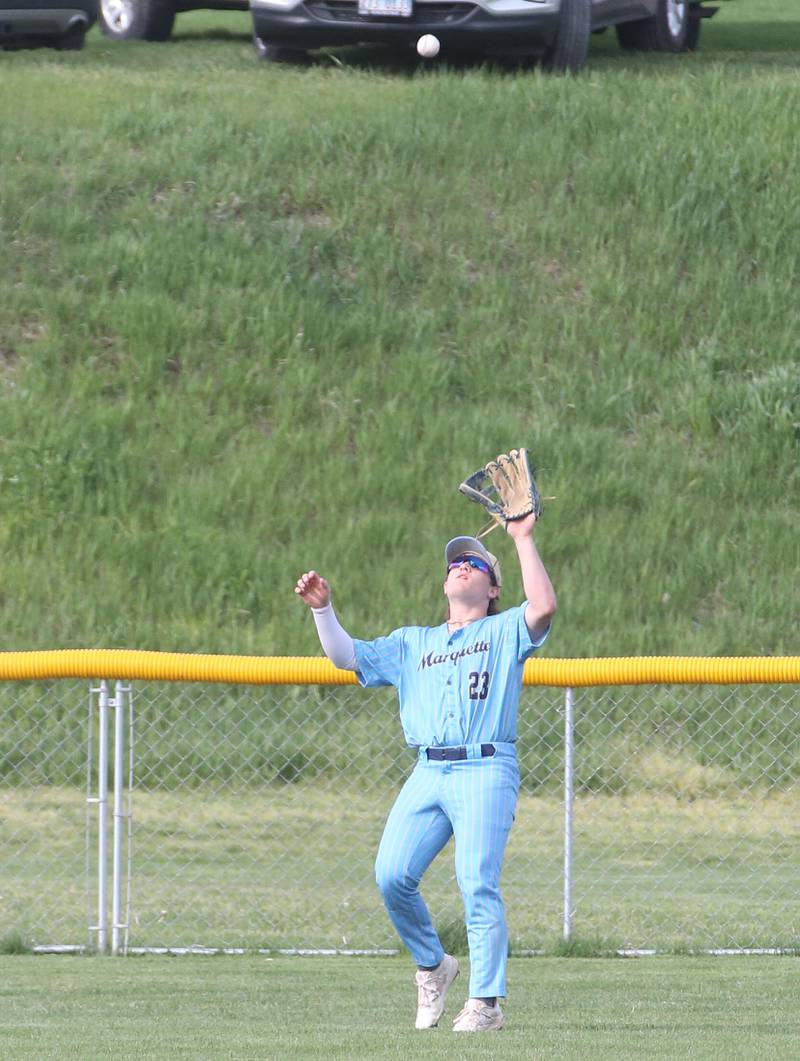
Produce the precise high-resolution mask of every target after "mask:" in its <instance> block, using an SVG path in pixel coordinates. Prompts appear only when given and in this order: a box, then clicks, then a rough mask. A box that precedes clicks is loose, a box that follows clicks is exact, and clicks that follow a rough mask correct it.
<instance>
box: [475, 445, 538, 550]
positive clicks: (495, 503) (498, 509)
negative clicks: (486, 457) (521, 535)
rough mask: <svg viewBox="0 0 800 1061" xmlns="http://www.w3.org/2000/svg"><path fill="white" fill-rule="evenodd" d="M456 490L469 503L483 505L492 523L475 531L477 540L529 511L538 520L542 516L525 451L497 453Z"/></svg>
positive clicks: (534, 482)
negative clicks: (496, 456) (467, 499)
mask: <svg viewBox="0 0 800 1061" xmlns="http://www.w3.org/2000/svg"><path fill="white" fill-rule="evenodd" d="M458 489H459V490H460V491H461V493H462V494H465V495H466V496H467V497H468V498H469V499H470V501H475V502H477V503H478V504H479V505H483V507H484V508H485V509H486V510H487V511H488V513H489V515H490V516H491V517H492V522H491V523H489V524H487V526H485V527H484V528H483V530H481V531H479V532H478V537H479V538H482V537H484V535H486V534H488V533H489V531H491V530H494V528H495V527H505V525H506V524H507V523H508V521H509V520H513V519H522V518H523V517H524V516H527V515H528V514H529V513H531V512H534V513H535V514H536V518H537V519H538V518H539V516H541V514H542V499H541V497H540V496H539V491H538V489H537V487H536V480H535V479H534V476H533V469H532V468H531V466H530V462H529V460H528V451H527V450H526V449H512V450H509V452H508V453H501V454H500V456H499V457H498V458H497V459H496V460H493V461H489V463H488V464H487V465H486V467H485V468H479V469H478V471H476V472H475V473H474V474H473V475H470V476H469V478H468V479H465V480H464V482H463V483H462V484H461V485H460V486H459V488H458Z"/></svg>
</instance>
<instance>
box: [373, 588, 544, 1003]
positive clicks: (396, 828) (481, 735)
mask: <svg viewBox="0 0 800 1061" xmlns="http://www.w3.org/2000/svg"><path fill="white" fill-rule="evenodd" d="M526 607H527V602H525V603H524V604H521V605H520V606H519V607H518V608H510V609H509V610H508V611H504V612H501V613H499V614H498V615H490V616H487V617H486V618H484V619H478V620H476V621H475V622H472V623H470V624H469V625H468V626H466V627H464V628H462V629H459V630H455V631H453V632H452V633H451V632H449V631H448V628H447V624H446V623H444V624H442V625H441V626H436V627H421V626H404V627H401V628H400V629H398V630H395V631H393V632H392V633H391V634H389V635H388V636H387V637H379V638H377V639H376V640H374V641H354V645H355V656H356V666H357V671H356V673H357V676H358V680H359V681H360V682H361V684H362V685H366V686H375V685H394V686H396V687H397V691H398V695H399V699H400V719H401V722H402V725H403V731H404V733H405V737H406V741H407V742H408V743H409V744H410V745H412V746H413V747H418V748H419V758H418V761H417V765H416V767H415V768H414V770H413V772H412V774H411V776H410V777H409V778H408V780H407V781H406V783H405V785H404V786H403V789H402V791H401V793H400V795H399V796H398V798H397V801H396V802H395V805H394V807H393V808H392V811H391V813H390V815H389V818H388V820H387V822H386V827H385V829H384V832H383V838H382V839H381V843H380V848H379V850H378V857H377V860H376V863H375V876H376V880H377V883H378V887H379V888H380V890H381V894H382V895H383V900H384V903H385V904H386V909H387V911H388V913H389V916H390V917H391V919H392V922H393V924H394V926H395V928H396V929H397V931H398V933H399V935H400V937H401V939H402V940H403V942H404V943H405V945H406V946H407V947H408V949H409V951H410V952H411V954H412V956H413V958H414V961H415V962H416V963H417V966H418V967H420V968H432V967H434V966H436V965H438V964H439V963H440V962H441V961H442V959H443V957H444V950H443V948H442V944H441V942H440V940H439V937H438V935H437V933H436V929H435V928H434V925H433V921H432V920H431V916H430V913H429V911H428V908H427V906H426V905H425V902H424V900H423V898H422V896H421V895H420V892H419V884H420V881H421V879H422V876H423V874H424V873H425V871H426V869H427V868H428V866H429V865H430V863H431V862H432V860H433V859H434V858H435V857H436V855H437V854H438V853H439V851H441V849H442V848H443V847H444V846H445V844H446V843H447V841H448V840H449V839H450V837H451V836H453V835H454V836H455V841H456V845H455V868H456V876H457V879H458V884H459V887H460V889H461V894H462V897H463V899H464V910H465V915H466V923H467V935H468V939H469V951H470V995H471V996H472V997H473V998H492V997H499V996H502V995H505V993H506V958H507V954H508V931H507V928H506V921H505V911H504V909H503V900H502V897H501V895H500V871H501V868H502V864H503V855H504V852H505V847H506V840H507V839H508V833H509V830H510V828H511V824H512V822H513V820H514V809H515V807H516V802H517V794H518V791H519V769H518V766H517V755H516V748H515V746H514V741H516V739H517V707H518V704H519V694H520V690H521V688H522V669H523V664H524V663H525V660H526V659H527V658H528V656H530V655H531V654H532V653H533V652H534V651H535V650H536V649H537V648H538V647H539V646H540V645H542V644H543V643H544V640H545V638H546V637H547V633H548V631H545V633H544V634H543V635H542V637H541V638H540V639H539V640H538V641H537V642H533V641H532V640H531V636H530V633H529V631H528V627H527V625H526V623H525V609H526ZM429 748H436V749H448V750H449V751H453V752H455V753H456V754H455V755H454V756H453V757H449V756H448V757H445V756H444V754H443V753H442V752H439V754H438V755H437V756H434V757H433V758H431V756H430V755H429V753H428V749H429Z"/></svg>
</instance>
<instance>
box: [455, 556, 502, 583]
mask: <svg viewBox="0 0 800 1061" xmlns="http://www.w3.org/2000/svg"><path fill="white" fill-rule="evenodd" d="M463 564H469V566H470V567H471V568H474V570H475V571H483V573H484V575H488V576H489V578H490V579H491V580H492V582H494V572H493V571H492V569H491V567H490V566H489V564H487V563H486V561H485V560H481V558H480V557H479V556H457V557H456V558H455V559H454V560H451V561H450V563H449V564H448V565H447V571H448V574H449V572H450V571H454V570H455V569H456V568H457V567H461V566H462V565H463Z"/></svg>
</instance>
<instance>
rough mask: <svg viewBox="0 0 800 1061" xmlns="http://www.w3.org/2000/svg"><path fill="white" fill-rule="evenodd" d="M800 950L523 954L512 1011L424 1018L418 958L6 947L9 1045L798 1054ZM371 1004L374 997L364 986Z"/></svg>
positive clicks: (141, 1051)
mask: <svg viewBox="0 0 800 1061" xmlns="http://www.w3.org/2000/svg"><path fill="white" fill-rule="evenodd" d="M795 964H796V961H795V960H794V959H763V958H762V959H759V958H731V959H720V958H716V959H708V958H706V959H691V960H689V959H674V958H673V959H644V960H617V961H608V960H603V959H598V960H586V961H579V960H573V961H569V960H565V959H527V960H526V959H516V960H515V959H512V960H511V961H510V963H509V984H510V986H509V999H508V1001H507V1004H506V1017H507V1026H506V1028H505V1030H504V1031H503V1033H502V1034H501V1035H498V1036H495V1037H493V1038H492V1040H491V1042H486V1041H485V1040H484V1039H483V1038H472V1037H468V1038H467V1039H466V1040H464V1039H463V1038H461V1037H457V1036H454V1035H453V1033H452V1032H451V1031H450V1019H451V1018H452V1016H454V1015H455V1013H456V1012H457V1011H458V1008H459V1007H460V1004H461V1001H462V997H461V996H462V994H463V991H464V990H466V988H465V986H462V985H464V984H465V978H464V976H462V977H461V978H460V979H459V980H458V981H457V983H456V985H455V987H454V989H453V996H452V997H451V998H449V999H448V1006H447V1012H446V1014H445V1016H444V1018H443V1019H442V1024H441V1027H440V1028H438V1029H436V1030H434V1031H432V1032H430V1033H428V1034H426V1036H425V1039H424V1042H423V1041H421V1038H420V1033H419V1032H415V1031H414V1028H413V1014H414V1006H415V1002H416V998H415V989H414V986H413V983H412V977H411V975H410V972H411V969H410V965H409V963H408V961H407V960H405V959H399V958H384V959H366V958H365V959H342V958H339V959H325V958H314V959H291V958H276V959H267V958H263V957H261V958H256V957H253V958H198V957H193V958H192V957H186V958H156V957H147V958H137V959H127V960H119V961H118V960H110V959H105V960H103V959H100V960H98V959H86V958H83V959H81V958H69V957H2V958H0V970H1V971H2V982H3V984H4V987H3V989H2V995H3V1004H4V1005H3V1008H4V1020H3V1028H2V1030H0V1042H2V1046H3V1056H4V1058H8V1059H9V1061H18V1059H19V1061H21V1059H22V1058H29V1057H31V1056H36V1057H37V1058H41V1059H42V1061H51V1059H56V1058H66V1057H75V1056H79V1057H92V1058H98V1059H100V1058H110V1057H113V1058H115V1059H117V1061H122V1059H125V1058H134V1057H136V1058H139V1057H142V1056H146V1057H156V1056H157V1057H164V1058H196V1059H199V1058H202V1059H211V1058H214V1059H216V1058H231V1059H232V1058H237V1059H244V1058H262V1059H263V1058H270V1059H272V1058H276V1059H277V1058H285V1057H287V1056H289V1055H291V1056H293V1057H298V1058H308V1059H310V1058H317V1057H326V1058H340V1059H346V1061H350V1059H352V1058H375V1059H381V1058H399V1057H405V1056H408V1053H409V1051H412V1052H418V1051H419V1050H420V1049H422V1050H424V1052H425V1055H426V1056H427V1057H432V1058H466V1057H471V1056H472V1055H473V1054H474V1055H476V1056H478V1055H479V1056H482V1057H485V1056H487V1055H486V1052H487V1050H489V1051H490V1055H491V1057H492V1058H497V1059H501V1058H515V1059H516V1058H520V1057H526V1058H544V1057H547V1058H565V1059H567V1058H570V1059H571V1058H575V1059H578V1058H585V1057H587V1056H592V1057H601V1058H640V1057H642V1055H643V1054H644V1053H647V1055H648V1056H653V1057H658V1058H670V1059H674V1058H693V1059H694V1058H719V1057H737V1058H762V1057H764V1056H767V1055H768V1056H770V1057H775V1058H793V1057H794V1056H795V1054H796V1043H797V1036H798V1034H800V1026H799V1025H798V1017H797V1011H796V1010H797V1007H796V1004H795V1003H796V997H795V996H796V991H795V976H796V973H795ZM366 999H368V1000H369V1004H368V1005H367V1004H365V1000H366Z"/></svg>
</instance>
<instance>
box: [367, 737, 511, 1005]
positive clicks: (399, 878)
mask: <svg viewBox="0 0 800 1061" xmlns="http://www.w3.org/2000/svg"><path fill="white" fill-rule="evenodd" d="M495 748H496V752H495V755H494V756H492V757H487V758H480V757H479V756H480V745H469V746H468V749H467V750H468V754H470V755H471V756H472V757H470V758H467V759H460V760H456V761H455V762H429V761H428V760H427V758H423V755H424V751H423V752H421V754H420V759H419V761H418V763H417V765H416V766H415V767H414V770H413V772H412V774H411V776H410V777H409V778H408V780H407V781H406V783H405V785H404V786H403V788H402V789H401V791H400V794H399V796H398V797H397V800H396V802H395V804H394V806H393V807H392V810H391V812H390V814H389V817H388V819H387V821H386V826H385V829H384V832H383V838H382V839H381V843H380V847H379V849H378V857H377V861H376V863H375V877H376V880H377V883H378V887H379V888H380V890H381V894H382V896H383V901H384V903H385V905H386V909H387V911H388V913H389V917H390V918H391V919H392V923H393V924H394V926H395V928H396V929H397V932H398V934H399V936H400V938H401V939H402V941H403V943H405V945H406V947H408V949H409V951H410V952H411V956H412V957H413V959H414V961H415V962H416V963H417V965H419V966H427V967H430V966H434V965H438V964H439V962H440V961H441V960H442V958H443V957H444V950H443V948H442V945H441V943H440V942H439V937H438V935H437V934H436V929H435V928H434V926H433V921H432V920H431V916H430V913H429V912H428V908H427V906H426V905H425V901H424V899H423V898H422V896H421V895H420V892H419V883H420V881H421V879H422V876H423V874H424V873H425V870H426V869H427V868H428V866H429V865H430V864H431V862H432V861H433V859H434V858H435V857H436V855H437V854H438V853H439V852H440V851H441V850H442V848H443V847H444V845H445V844H446V843H447V841H448V840H449V839H450V837H451V836H454V837H455V868H456V878H457V880H458V885H459V888H460V889H461V895H462V898H463V900H464V914H465V919H466V923H467V938H468V940H469V956H470V983H469V993H470V996H471V997H472V998H490V997H492V996H493V995H498V996H504V995H505V993H506V958H507V956H508V930H507V929H506V918H505V910H504V907H503V900H502V897H501V895H500V871H501V869H502V865H503V856H504V854H505V847H506V841H507V839H508V833H509V830H510V829H511V823H512V822H513V820H514V809H515V807H516V804H517V794H518V792H519V769H518V766H517V755H516V749H515V747H514V745H513V744H497V743H495Z"/></svg>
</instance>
